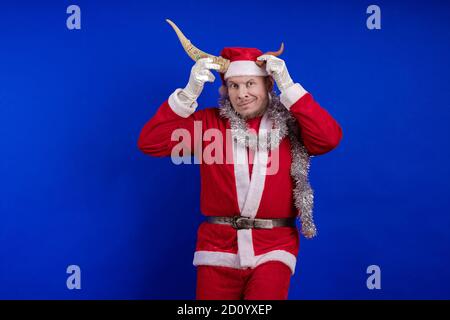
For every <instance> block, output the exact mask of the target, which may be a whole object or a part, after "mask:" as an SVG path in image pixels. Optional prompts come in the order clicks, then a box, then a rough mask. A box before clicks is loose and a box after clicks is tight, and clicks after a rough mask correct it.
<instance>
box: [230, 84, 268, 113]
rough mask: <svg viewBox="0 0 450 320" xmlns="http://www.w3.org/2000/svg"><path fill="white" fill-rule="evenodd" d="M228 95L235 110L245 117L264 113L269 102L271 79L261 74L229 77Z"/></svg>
mask: <svg viewBox="0 0 450 320" xmlns="http://www.w3.org/2000/svg"><path fill="white" fill-rule="evenodd" d="M227 89H228V96H229V98H230V101H231V104H232V105H233V108H234V110H236V112H237V113H239V114H240V115H241V116H242V117H243V118H244V119H251V118H254V117H257V116H260V115H262V114H264V112H265V111H266V108H267V105H268V102H269V94H268V90H269V80H267V79H266V77H260V76H239V77H230V78H228V79H227Z"/></svg>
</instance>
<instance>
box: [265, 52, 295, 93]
mask: <svg viewBox="0 0 450 320" xmlns="http://www.w3.org/2000/svg"><path fill="white" fill-rule="evenodd" d="M257 60H259V61H266V71H267V73H268V74H270V75H271V76H272V77H273V78H274V79H275V82H276V83H277V86H278V88H279V89H280V91H281V92H284V91H286V89H287V88H289V87H290V86H292V85H293V84H294V81H292V79H291V76H290V75H289V72H288V70H287V68H286V63H285V62H284V60H282V59H280V58H277V57H275V56H272V55H269V54H263V55H262V56H259V57H258V58H257Z"/></svg>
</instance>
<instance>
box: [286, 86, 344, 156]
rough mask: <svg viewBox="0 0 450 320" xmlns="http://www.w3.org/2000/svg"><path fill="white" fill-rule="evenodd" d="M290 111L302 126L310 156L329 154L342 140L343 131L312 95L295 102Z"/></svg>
mask: <svg viewBox="0 0 450 320" xmlns="http://www.w3.org/2000/svg"><path fill="white" fill-rule="evenodd" d="M290 111H291V112H292V114H293V115H294V117H295V118H296V119H297V121H298V124H299V126H300V132H301V137H302V139H303V143H304V145H305V147H306V149H307V150H308V153H309V154H310V155H320V154H324V153H327V152H329V151H331V150H333V149H334V148H336V147H337V145H338V144H339V142H340V140H341V139H342V129H341V127H340V126H339V124H338V123H337V121H336V120H334V118H333V117H332V116H331V115H330V114H329V113H328V112H327V111H326V110H325V109H324V108H322V107H321V106H320V105H319V104H318V103H317V102H316V101H315V100H314V98H313V96H312V95H311V94H310V93H306V94H305V95H304V96H302V97H301V98H300V99H298V100H297V102H295V103H294V104H293V105H292V106H291V108H290Z"/></svg>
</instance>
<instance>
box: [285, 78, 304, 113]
mask: <svg viewBox="0 0 450 320" xmlns="http://www.w3.org/2000/svg"><path fill="white" fill-rule="evenodd" d="M307 93H308V91H306V90H305V89H304V88H303V87H302V86H301V85H300V84H299V83H296V84H294V85H292V86H290V87H289V88H287V89H286V90H284V92H281V94H280V101H281V103H282V104H283V105H284V106H285V107H286V108H287V109H288V110H289V109H290V108H291V106H292V105H293V104H294V103H296V102H297V101H298V100H299V99H300V98H301V97H303V96H304V95H305V94H307Z"/></svg>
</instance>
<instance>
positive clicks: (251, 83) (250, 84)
mask: <svg viewBox="0 0 450 320" xmlns="http://www.w3.org/2000/svg"><path fill="white" fill-rule="evenodd" d="M254 84H255V83H254V82H249V83H247V85H248V86H249V87H250V86H252V85H254Z"/></svg>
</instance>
